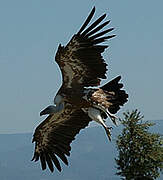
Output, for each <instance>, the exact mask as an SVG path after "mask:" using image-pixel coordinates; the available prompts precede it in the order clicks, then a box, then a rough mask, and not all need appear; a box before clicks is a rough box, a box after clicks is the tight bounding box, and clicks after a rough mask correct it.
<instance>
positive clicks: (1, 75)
mask: <svg viewBox="0 0 163 180" xmlns="http://www.w3.org/2000/svg"><path fill="white" fill-rule="evenodd" d="M0 4H1V6H0V83H1V85H0V87H1V88H0V92H1V93H0V114H1V120H0V121H1V126H0V133H20V132H32V131H33V130H34V128H35V127H36V126H37V125H38V124H39V123H40V121H41V120H43V118H40V117H39V112H40V111H41V110H42V109H43V108H44V107H45V106H47V105H49V104H51V103H52V102H53V97H54V96H55V93H56V92H57V90H58V88H59V87H60V85H61V76H60V71H59V68H58V66H57V65H56V63H54V59H53V57H54V54H55V52H56V49H57V46H58V44H59V43H62V44H63V45H65V44H66V43H67V42H68V41H69V39H70V38H71V37H72V35H73V34H74V33H75V32H77V30H78V29H79V28H80V26H81V24H82V23H83V21H84V20H85V18H86V17H87V15H88V13H89V12H90V11H91V9H92V7H93V6H96V14H95V19H96V18H97V17H98V16H99V15H101V14H103V13H107V14H108V17H107V19H111V25H110V27H115V31H114V33H115V34H116V35H117V36H116V38H114V39H112V40H110V41H108V42H107V44H109V46H110V48H109V49H108V50H107V51H105V53H104V57H105V59H106V61H107V62H108V64H109V71H108V80H109V79H112V78H113V77H115V76H117V75H122V81H123V83H124V85H125V89H126V91H127V92H128V93H129V102H128V103H127V104H126V105H125V106H124V107H123V108H122V109H121V111H120V112H119V113H118V115H119V116H120V117H122V112H124V111H126V110H132V109H135V108H137V109H139V110H140V111H141V112H142V114H144V116H145V119H146V120H154V119H163V113H162V107H163V95H162V92H163V80H162V77H163V72H162V68H163V34H162V33H163V21H162V17H163V11H162V7H163V1H162V0H157V1H152V0H143V1H141V0H137V1H131V0H124V1H121V0H114V1H113V0H110V1H109V0H101V1H99V0H96V1H95V0H83V1H76V0H69V1H65V0H64V1H63V0H60V1H56V0H47V1H43V0H35V1H33V0H28V1H25V0H14V1H11V0H10V1H9V0H0ZM105 82H106V80H105V81H103V83H105Z"/></svg>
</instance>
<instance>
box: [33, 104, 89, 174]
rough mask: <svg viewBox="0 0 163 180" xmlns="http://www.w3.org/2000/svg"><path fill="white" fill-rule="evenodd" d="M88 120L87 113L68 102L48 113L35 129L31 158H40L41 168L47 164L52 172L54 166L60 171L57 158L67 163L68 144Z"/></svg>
mask: <svg viewBox="0 0 163 180" xmlns="http://www.w3.org/2000/svg"><path fill="white" fill-rule="evenodd" d="M90 121H91V119H90V118H89V117H88V116H87V114H85V113H84V112H83V111H82V110H79V109H75V108H74V107H73V106H72V105H70V104H68V103H67V104H66V105H65V108H64V109H63V110H62V111H60V112H58V113H56V114H54V115H49V116H48V117H47V118H46V119H45V120H44V121H43V122H42V123H41V124H40V125H39V126H38V127H37V128H36V130H35V133H34V136H33V142H35V152H34V155H33V158H32V160H34V161H38V160H39V159H40V161H41V167H42V170H45V169H46V168H47V166H48V167H49V169H50V171H51V172H53V171H54V166H55V167H56V168H57V169H58V171H61V165H60V162H59V160H58V158H60V159H61V160H62V161H63V162H64V163H65V164H66V165H68V160H67V157H66V156H69V155H70V151H71V146H70V144H71V142H72V141H73V140H74V139H75V136H76V134H78V133H79V131H80V130H81V129H82V128H85V127H86V126H87V125H88V124H89V122H90Z"/></svg>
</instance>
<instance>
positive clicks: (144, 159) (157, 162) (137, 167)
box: [115, 110, 163, 180]
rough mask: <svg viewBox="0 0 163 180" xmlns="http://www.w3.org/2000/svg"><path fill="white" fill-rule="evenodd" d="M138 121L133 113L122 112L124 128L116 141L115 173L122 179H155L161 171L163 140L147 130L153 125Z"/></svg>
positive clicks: (136, 114) (138, 117)
mask: <svg viewBox="0 0 163 180" xmlns="http://www.w3.org/2000/svg"><path fill="white" fill-rule="evenodd" d="M142 120H143V116H141V115H140V112H138V111H137V110H135V111H132V112H131V113H130V112H127V113H124V119H121V122H122V124H123V126H124V129H123V131H122V134H121V135H119V136H118V139H117V141H116V144H117V150H118V152H119V155H118V158H117V159H115V160H116V164H117V173H116V174H117V175H120V176H122V177H125V179H126V180H138V179H140V180H141V179H142V180H145V179H156V178H157V177H159V175H160V172H161V170H162V169H163V144H162V142H163V138H162V136H161V135H160V134H156V133H150V132H149V131H148V130H149V127H150V126H153V125H154V124H153V123H149V122H143V121H142ZM122 179H123V178H122Z"/></svg>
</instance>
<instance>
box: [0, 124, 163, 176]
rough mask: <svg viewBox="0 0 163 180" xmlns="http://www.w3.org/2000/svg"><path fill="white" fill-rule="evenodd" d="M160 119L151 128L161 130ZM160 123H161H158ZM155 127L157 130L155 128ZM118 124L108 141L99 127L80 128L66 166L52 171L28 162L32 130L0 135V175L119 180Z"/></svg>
mask: <svg viewBox="0 0 163 180" xmlns="http://www.w3.org/2000/svg"><path fill="white" fill-rule="evenodd" d="M162 122H163V121H161V123H160V121H159V123H158V124H157V125H156V126H155V127H154V128H153V129H152V131H154V132H158V129H159V132H162V131H163V126H162V125H163V124H162ZM160 125H161V126H160ZM155 130H157V131H155ZM120 131H121V126H119V127H116V128H114V129H113V140H112V142H108V139H107V137H106V136H105V132H104V130H103V129H102V128H101V127H90V128H86V129H85V130H82V131H81V133H80V135H78V136H77V137H76V140H75V141H74V142H73V143H72V151H71V156H70V158H69V166H68V167H67V166H65V165H64V164H63V163H62V167H63V171H62V172H61V173H59V172H57V171H56V172H54V173H53V174H51V173H50V172H49V170H46V171H41V169H40V164H39V163H34V162H31V161H30V160H31V158H32V155H33V149H34V144H32V143H31V139H32V134H12V135H3V134H1V135H0V142H1V147H0V153H1V155H0V156H1V157H0V179H1V180H11V179H12V180H22V179H23V180H54V179H56V180H90V179H93V180H119V179H120V177H118V176H116V175H114V174H115V173H116V168H115V166H116V164H115V162H114V158H115V157H116V153H117V152H116V148H115V136H116V135H118V134H119V132H120Z"/></svg>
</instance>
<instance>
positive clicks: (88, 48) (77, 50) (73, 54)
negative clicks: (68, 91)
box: [55, 8, 115, 88]
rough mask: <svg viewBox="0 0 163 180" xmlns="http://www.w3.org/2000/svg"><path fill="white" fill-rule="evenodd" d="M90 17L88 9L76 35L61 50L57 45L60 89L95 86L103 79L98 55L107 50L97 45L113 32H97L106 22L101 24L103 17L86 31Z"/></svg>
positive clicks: (101, 62) (100, 56)
mask: <svg viewBox="0 0 163 180" xmlns="http://www.w3.org/2000/svg"><path fill="white" fill-rule="evenodd" d="M94 13H95V8H93V9H92V11H91V13H90V14H89V16H88V17H87V19H86V21H85V22H84V24H83V25H82V27H81V28H80V30H79V32H78V33H77V34H75V35H74V36H73V37H72V39H71V40H70V42H69V43H68V44H67V45H66V46H65V47H63V46H61V45H59V47H58V51H57V53H56V57H55V60H56V62H57V63H58V65H59V67H60V69H61V72H62V76H63V86H64V87H68V88H72V87H75V85H80V86H83V87H87V86H98V85H99V83H100V79H101V78H102V79H105V78H106V76H105V74H106V70H107V68H106V66H107V64H106V63H105V61H104V59H103V57H102V55H101V53H102V52H104V50H105V48H107V47H108V46H106V45H100V43H103V42H104V41H105V40H107V39H110V38H112V37H114V36H115V35H110V36H108V35H107V36H104V35H105V34H107V33H108V32H110V31H112V30H113V28H109V29H106V30H104V31H100V30H101V29H102V28H103V27H105V26H106V25H107V24H108V23H109V22H110V21H105V22H104V23H101V21H102V20H103V19H104V18H105V17H106V14H104V15H102V16H101V17H99V18H98V19H97V20H96V21H95V22H93V23H92V24H91V25H90V26H89V27H88V28H86V27H87V25H88V23H89V22H90V21H91V19H92V17H93V15H94ZM99 31H100V32H99ZM73 85H74V86H73Z"/></svg>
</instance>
